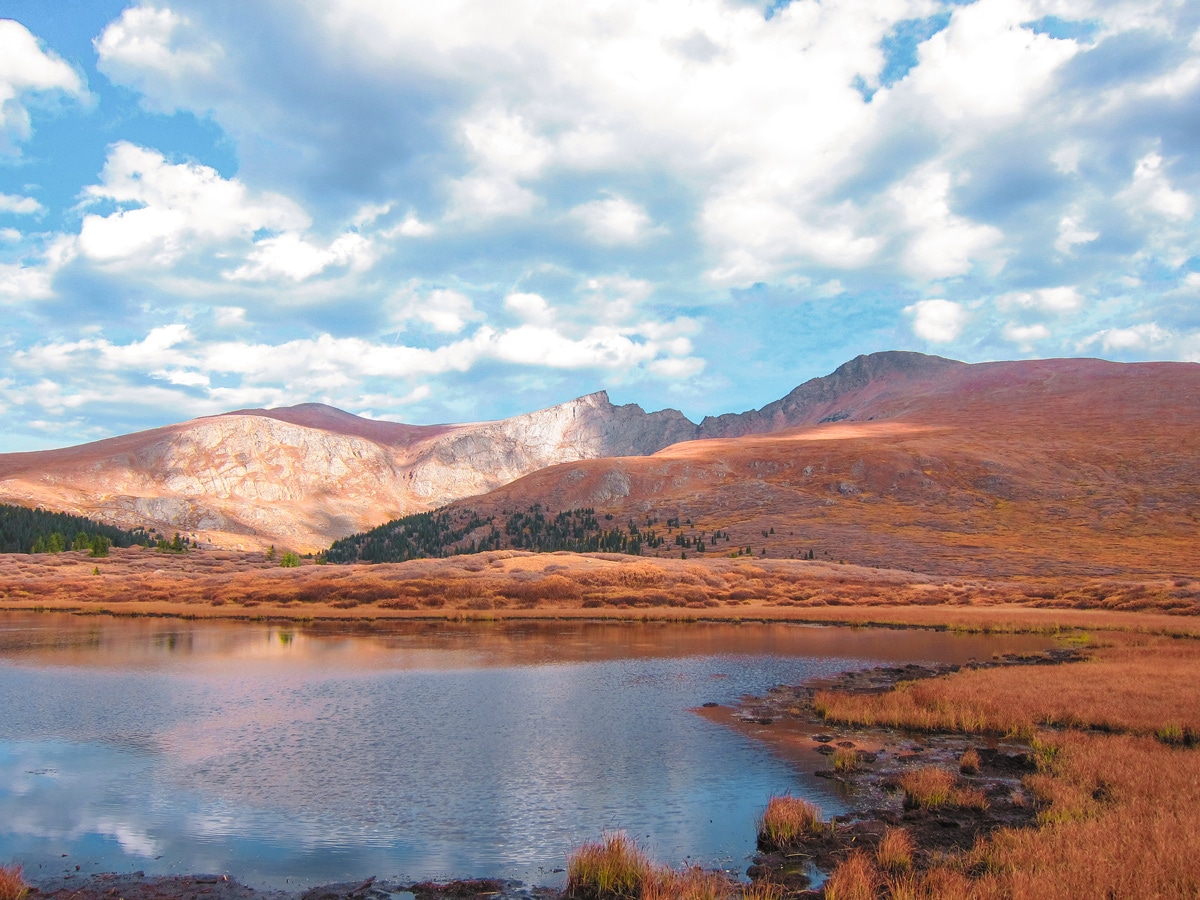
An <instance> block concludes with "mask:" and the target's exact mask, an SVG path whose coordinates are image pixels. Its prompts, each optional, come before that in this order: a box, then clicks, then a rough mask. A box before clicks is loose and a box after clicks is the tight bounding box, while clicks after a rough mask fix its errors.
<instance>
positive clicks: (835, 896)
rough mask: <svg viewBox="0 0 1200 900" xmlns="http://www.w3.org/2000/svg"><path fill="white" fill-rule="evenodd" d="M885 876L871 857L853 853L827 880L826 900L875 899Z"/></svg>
mask: <svg viewBox="0 0 1200 900" xmlns="http://www.w3.org/2000/svg"><path fill="white" fill-rule="evenodd" d="M882 884H883V878H882V877H881V876H880V874H879V870H878V869H876V868H875V864H874V863H872V862H871V860H870V857H868V856H867V855H866V854H865V853H852V854H851V855H850V856H848V857H846V859H845V860H844V861H843V862H842V863H841V864H839V865H838V867H837V868H836V869H834V870H833V871H832V872H831V873H830V875H829V880H828V881H826V882H825V900H875V897H876V894H877V892H878V891H879V888H880V886H881V885H882Z"/></svg>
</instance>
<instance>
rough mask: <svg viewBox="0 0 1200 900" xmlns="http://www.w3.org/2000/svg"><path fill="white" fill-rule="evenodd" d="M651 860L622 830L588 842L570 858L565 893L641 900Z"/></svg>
mask: <svg viewBox="0 0 1200 900" xmlns="http://www.w3.org/2000/svg"><path fill="white" fill-rule="evenodd" d="M650 874H651V867H650V861H649V860H648V859H647V858H646V854H644V853H643V852H642V851H641V850H640V849H639V848H638V846H637V845H636V844H635V843H634V842H633V841H632V840H630V838H628V837H627V836H626V835H625V834H624V833H622V832H619V831H618V832H613V833H611V834H605V835H604V836H603V837H602V838H601V840H599V841H596V842H591V843H586V844H584V845H583V846H581V847H579V848H578V849H577V850H576V851H575V852H574V853H572V854H571V856H570V858H569V859H568V860H567V888H566V896H567V897H569V898H572V900H639V898H640V897H641V894H642V886H643V884H644V883H645V881H646V879H647V877H648V876H649V875H650Z"/></svg>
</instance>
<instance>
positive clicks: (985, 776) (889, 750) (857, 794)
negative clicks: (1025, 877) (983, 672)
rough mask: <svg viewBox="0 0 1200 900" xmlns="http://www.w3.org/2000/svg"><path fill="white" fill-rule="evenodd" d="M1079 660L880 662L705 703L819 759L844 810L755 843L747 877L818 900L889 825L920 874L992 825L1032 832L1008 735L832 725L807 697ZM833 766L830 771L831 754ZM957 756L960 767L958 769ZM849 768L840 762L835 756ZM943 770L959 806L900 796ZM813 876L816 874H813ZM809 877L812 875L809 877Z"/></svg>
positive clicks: (1028, 767)
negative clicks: (798, 833) (910, 783)
mask: <svg viewBox="0 0 1200 900" xmlns="http://www.w3.org/2000/svg"><path fill="white" fill-rule="evenodd" d="M1082 658H1083V656H1082V654H1081V653H1079V652H1078V651H1077V650H1074V649H1053V650H1048V651H1046V652H1044V653H1038V654H1006V655H1004V656H1000V657H997V658H994V659H992V660H988V661H983V662H979V661H972V662H969V663H967V664H965V665H962V666H958V665H935V666H927V665H917V664H910V665H906V666H898V667H892V666H880V667H876V668H873V669H865V670H860V671H852V672H845V673H842V674H841V675H839V676H837V677H835V678H832V679H826V680H822V681H820V682H813V683H809V684H805V685H802V686H794V687H793V686H779V687H775V688H772V689H771V690H770V691H769V692H768V693H767V695H766V696H764V697H747V698H745V699H744V700H743V702H742V703H741V704H740V705H739V706H738V707H736V708H734V709H728V710H727V709H720V708H718V707H714V706H711V705H710V706H709V708H708V709H707V710H704V712H705V713H707V714H708V715H709V717H710V718H713V719H715V720H718V721H721V720H724V721H725V722H726V723H727V724H730V725H732V726H733V727H735V728H737V729H738V730H741V731H743V732H744V733H748V734H750V735H752V736H753V737H754V738H756V739H759V740H763V741H764V742H766V743H768V744H769V745H772V746H773V747H775V748H776V749H778V750H780V751H782V752H784V753H787V754H789V755H791V756H793V758H794V759H796V761H797V762H798V763H801V764H802V762H801V760H802V759H803V758H804V757H805V756H808V758H809V759H810V760H811V759H812V757H813V756H815V757H816V758H817V759H823V760H824V764H822V763H820V762H818V763H817V766H818V767H817V768H816V769H815V770H814V772H813V774H814V775H816V776H818V777H822V778H827V779H830V780H832V781H834V782H838V783H840V784H841V785H842V786H843V788H844V798H845V799H846V801H847V802H848V804H849V806H850V811H849V812H848V813H845V814H843V815H840V816H835V817H833V818H832V819H831V820H830V821H829V826H828V827H827V828H825V829H823V830H822V832H821V833H820V834H819V835H808V836H806V837H805V838H804V839H803V841H802V842H800V843H798V844H797V845H795V846H790V847H783V848H780V847H773V846H770V845H769V844H765V843H764V841H763V839H762V837H761V836H760V839H759V848H758V849H759V852H758V853H757V854H756V855H755V857H754V860H753V864H752V865H751V866H750V867H749V869H748V870H747V875H748V876H749V877H750V878H751V879H752V880H753V881H759V880H763V881H769V882H772V883H775V884H779V885H781V886H782V887H783V888H784V889H785V890H786V892H787V893H788V895H790V896H793V897H812V898H816V897H820V896H822V893H821V891H820V890H818V889H815V888H816V887H819V882H820V881H821V880H822V879H823V878H824V876H825V875H826V874H827V873H829V872H830V871H831V870H832V869H834V868H836V866H837V865H838V864H839V863H840V862H841V861H842V860H844V859H845V858H846V857H847V856H849V855H850V854H852V853H855V852H865V853H867V854H873V853H874V852H875V850H876V848H877V847H878V846H879V844H880V841H881V840H883V838H884V835H885V833H886V832H887V831H888V830H889V829H892V828H902V829H903V830H904V831H905V832H907V834H908V836H909V837H910V838H911V839H912V844H913V849H912V867H913V868H914V869H916V870H921V869H924V868H926V867H928V866H929V865H930V864H934V863H937V862H939V861H940V860H942V859H944V858H945V857H946V856H947V855H948V854H952V853H955V852H959V851H967V850H970V849H971V848H972V847H973V846H974V845H975V842H976V840H977V839H978V838H980V837H985V836H987V835H989V834H991V833H992V832H994V831H997V830H998V829H1001V828H1024V827H1032V826H1033V825H1034V823H1035V820H1036V816H1037V809H1036V807H1035V803H1034V800H1033V798H1032V797H1031V796H1030V794H1029V793H1028V792H1027V791H1026V789H1025V787H1024V786H1023V783H1022V780H1023V779H1024V777H1025V776H1026V775H1029V774H1031V773H1033V772H1036V771H1037V766H1036V763H1035V761H1034V757H1033V755H1032V752H1031V750H1030V747H1029V745H1028V744H1027V743H1026V742H1024V741H1021V740H1017V739H1004V738H996V737H989V736H982V735H965V734H950V733H937V732H914V731H909V730H906V729H902V728H889V727H878V726H876V727H868V726H860V725H854V726H844V727H842V726H835V725H831V724H830V723H827V722H826V721H825V720H824V719H823V718H822V717H821V716H820V715H819V714H818V713H817V712H816V710H815V709H814V706H813V699H814V695H815V694H816V693H817V691H820V690H832V691H839V692H844V693H857V694H871V693H882V692H884V691H889V690H891V689H893V688H895V687H896V686H897V685H899V684H901V683H902V682H909V681H917V680H921V679H926V678H935V677H939V676H944V675H950V674H953V673H954V672H957V671H960V670H962V669H985V668H997V667H1001V666H1029V665H1061V664H1064V663H1070V662H1076V661H1079V660H1081V659H1082ZM839 756H840V757H841V758H842V760H843V768H835V760H836V759H837V758H838V757H839ZM964 757H965V758H966V763H965V764H964ZM847 759H851V760H853V762H851V763H849V764H848V765H847V764H846V762H845V760H847ZM930 767H933V768H938V769H941V770H944V771H948V772H953V773H954V775H955V781H956V789H957V790H958V791H960V792H961V794H962V796H964V797H969V798H970V799H969V801H968V802H965V803H962V804H959V803H954V802H948V803H943V804H936V805H933V806H923V805H920V804H918V803H915V802H911V800H910V799H909V798H908V797H907V796H906V793H905V791H904V789H903V786H902V782H903V781H904V779H905V777H906V775H907V774H908V773H913V772H916V771H918V770H921V769H925V768H930ZM817 873H819V874H817ZM814 874H816V878H814Z"/></svg>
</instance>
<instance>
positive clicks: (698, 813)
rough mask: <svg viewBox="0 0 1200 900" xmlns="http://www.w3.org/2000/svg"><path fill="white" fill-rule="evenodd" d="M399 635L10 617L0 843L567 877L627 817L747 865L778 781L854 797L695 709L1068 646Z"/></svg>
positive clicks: (659, 840)
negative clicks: (783, 687) (904, 669)
mask: <svg viewBox="0 0 1200 900" xmlns="http://www.w3.org/2000/svg"><path fill="white" fill-rule="evenodd" d="M379 628H383V629H384V630H379ZM379 628H376V629H374V630H372V629H370V628H368V627H365V626H344V627H316V626H314V627H308V628H304V627H299V626H291V625H288V626H281V625H268V624H246V623H220V622H176V621H170V620H144V619H133V620H131V619H110V618H102V617H97V618H79V617H72V616H67V615H57V614H41V615H38V614H6V615H4V616H0V710H3V711H4V713H3V715H2V716H0V860H6V859H10V858H12V859H18V860H20V861H23V862H24V864H25V870H26V873H27V875H29V876H30V877H32V878H34V879H36V878H38V877H39V876H42V877H51V876H57V875H60V874H63V873H64V872H74V871H75V867H76V866H79V867H80V868H79V871H80V873H81V874H82V875H85V874H88V873H90V872H96V871H132V870H137V869H141V870H144V871H145V872H147V874H161V873H171V872H176V873H183V872H228V873H230V874H232V875H234V876H236V877H238V878H239V879H241V880H242V881H244V882H246V883H249V884H253V885H256V886H278V887H303V886H306V885H311V884H318V883H326V882H332V881H342V880H350V879H358V878H364V877H366V876H367V875H372V874H375V875H378V876H380V877H381V878H397V879H424V878H447V877H472V876H501V877H509V878H517V879H521V880H523V881H526V882H527V883H536V884H554V883H556V882H558V881H559V880H561V874H559V873H556V872H555V871H554V870H555V869H557V868H560V867H562V866H563V865H564V864H565V856H564V854H565V853H566V852H567V851H568V850H569V849H570V848H571V847H573V846H575V845H578V844H579V843H580V842H582V841H584V840H591V839H595V838H597V837H598V836H599V835H600V833H601V831H602V830H604V829H616V828H621V829H624V830H626V831H627V832H628V833H629V834H631V835H633V836H635V837H636V838H637V839H638V840H639V842H640V843H642V845H643V846H645V847H646V848H647V849H648V850H649V851H650V853H651V854H652V856H653V857H654V858H655V859H657V860H659V861H661V862H668V863H672V864H682V863H685V862H688V863H700V864H703V865H706V866H723V867H727V868H729V869H732V870H734V871H744V869H745V867H746V864H747V859H748V857H749V856H750V854H752V853H753V849H754V846H753V844H754V819H755V817H756V816H757V814H758V812H759V811H760V810H761V808H762V806H763V804H764V803H765V802H766V799H767V798H768V797H769V796H770V795H771V794H774V793H781V792H785V791H790V792H791V793H792V794H795V795H799V796H804V797H807V798H809V799H811V800H813V801H814V802H816V803H817V804H818V805H819V806H821V807H822V809H823V810H824V811H825V813H826V814H827V815H829V814H834V813H837V812H839V811H841V810H843V809H844V806H843V805H842V802H841V800H840V799H839V798H838V796H837V795H836V793H834V786H833V785H831V784H829V783H828V782H825V781H822V780H820V779H815V778H812V777H811V773H809V772H808V771H802V770H801V769H800V768H798V767H797V766H796V765H795V764H794V761H788V760H786V759H784V758H781V757H777V756H774V755H772V753H771V751H770V750H768V749H767V748H765V747H764V746H762V745H761V744H758V743H756V742H754V741H751V740H749V739H747V738H746V737H744V736H742V735H739V734H737V733H735V732H733V731H731V730H729V729H727V728H724V727H722V726H720V725H717V724H714V723H713V722H710V721H707V720H706V719H704V718H702V717H700V716H698V715H696V714H695V713H694V712H692V710H693V709H694V708H696V707H698V706H699V705H700V704H702V703H704V702H708V701H715V702H718V703H722V704H728V703H733V702H735V701H736V700H737V699H738V698H739V697H741V696H743V695H745V694H747V693H753V694H761V693H763V692H764V691H766V690H767V689H768V688H769V687H771V686H773V685H775V684H780V683H797V682H800V681H803V680H805V679H807V678H811V677H814V676H820V675H831V674H834V673H836V672H838V671H842V670H844V669H846V668H850V667H860V666H865V665H870V664H875V663H882V662H913V661H915V662H937V661H946V662H963V661H966V660H967V659H969V658H971V657H978V658H985V657H988V656H990V655H991V654H993V653H1003V652H1009V651H1025V650H1032V649H1040V648H1042V647H1044V646H1045V644H1046V641H1045V639H1044V638H1033V637H1016V636H958V635H952V634H946V633H936V632H921V631H897V630H887V629H846V628H842V629H833V628H814V627H807V626H797V625H761V624H744V625H736V624H707V623H700V624H671V625H665V624H653V623H580V622H566V623H564V622H552V623H536V624H530V623H519V624H498V623H489V624H474V625H469V624H468V625H462V624H448V623H436V624H435V623H405V624H396V625H388V626H380V627H379ZM63 854H65V856H64V855H63Z"/></svg>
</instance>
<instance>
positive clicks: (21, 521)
mask: <svg viewBox="0 0 1200 900" xmlns="http://www.w3.org/2000/svg"><path fill="white" fill-rule="evenodd" d="M149 543H150V536H149V535H148V534H146V532H144V531H142V530H141V529H138V530H136V531H125V530H124V529H121V528H114V527H112V526H111V525H103V524H101V523H100V522H96V521H93V520H92V519H87V518H84V517H83V516H72V515H68V514H67V513H57V512H46V511H45V510H41V509H26V508H25V507H23V506H8V505H7V504H3V503H0V553H56V552H59V551H62V550H89V551H95V550H96V549H97V548H103V549H102V550H101V551H100V552H97V553H96V554H95V555H97V556H103V555H105V553H107V551H108V547H109V546H113V547H132V546H133V545H134V544H143V545H145V544H149Z"/></svg>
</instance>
